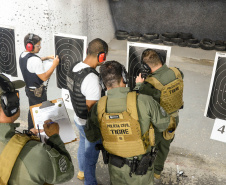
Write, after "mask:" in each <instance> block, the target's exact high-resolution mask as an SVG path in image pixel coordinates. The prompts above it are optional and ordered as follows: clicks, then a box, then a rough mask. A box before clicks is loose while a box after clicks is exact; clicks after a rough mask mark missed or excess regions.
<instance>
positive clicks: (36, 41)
mask: <svg viewBox="0 0 226 185" xmlns="http://www.w3.org/2000/svg"><path fill="white" fill-rule="evenodd" d="M30 34H31V33H28V34H27V35H26V36H25V37H24V47H25V48H26V45H27V41H28V40H29V37H30ZM41 40H42V38H41V37H39V36H38V35H35V34H33V37H32V42H33V44H34V45H35V44H37V43H38V42H39V41H41Z"/></svg>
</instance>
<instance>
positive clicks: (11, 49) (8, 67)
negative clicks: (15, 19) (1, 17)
mask: <svg viewBox="0 0 226 185" xmlns="http://www.w3.org/2000/svg"><path fill="white" fill-rule="evenodd" d="M0 72H1V73H6V74H9V75H11V76H17V66H16V52H15V34H14V30H13V29H9V28H2V27H0Z"/></svg>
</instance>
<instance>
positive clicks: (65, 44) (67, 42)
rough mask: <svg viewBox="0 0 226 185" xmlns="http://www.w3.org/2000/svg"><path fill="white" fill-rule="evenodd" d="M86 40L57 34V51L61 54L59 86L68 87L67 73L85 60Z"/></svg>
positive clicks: (58, 74) (58, 72)
mask: <svg viewBox="0 0 226 185" xmlns="http://www.w3.org/2000/svg"><path fill="white" fill-rule="evenodd" d="M83 48H84V40H83V39H77V38H69V37H62V36H55V53H56V55H58V56H59V59H60V63H59V65H58V66H57V73H56V74H57V87H59V88H64V89H67V83H66V75H67V72H68V71H69V69H70V68H71V67H72V66H73V65H74V64H76V63H79V62H81V61H82V60H83V51H84V49H83Z"/></svg>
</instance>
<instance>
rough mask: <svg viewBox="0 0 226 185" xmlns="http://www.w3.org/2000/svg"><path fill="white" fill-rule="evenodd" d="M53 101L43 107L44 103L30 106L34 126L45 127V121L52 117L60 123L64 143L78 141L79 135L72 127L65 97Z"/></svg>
mask: <svg viewBox="0 0 226 185" xmlns="http://www.w3.org/2000/svg"><path fill="white" fill-rule="evenodd" d="M51 102H52V103H53V104H52V105H51V106H46V107H41V106H42V104H38V105H34V106H31V107H30V110H31V115H32V119H33V122H34V127H35V128H36V129H37V128H38V126H37V125H39V129H43V124H44V122H45V121H46V120H48V119H51V120H52V121H54V122H57V123H58V124H59V127H60V133H59V135H60V137H61V139H62V141H63V142H64V143H69V142H73V141H76V140H77V136H76V134H75V132H74V130H73V128H72V125H71V122H70V119H69V117H68V114H67V109H66V107H65V105H64V101H63V99H62V98H59V99H56V100H53V101H51ZM42 135H44V134H43V133H42Z"/></svg>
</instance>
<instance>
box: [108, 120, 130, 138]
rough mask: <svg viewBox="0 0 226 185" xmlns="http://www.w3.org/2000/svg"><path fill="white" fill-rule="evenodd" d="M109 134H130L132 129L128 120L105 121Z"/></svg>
mask: <svg viewBox="0 0 226 185" xmlns="http://www.w3.org/2000/svg"><path fill="white" fill-rule="evenodd" d="M107 128H108V132H109V134H110V135H131V134H132V130H131V127H130V123H129V122H124V123H107Z"/></svg>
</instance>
